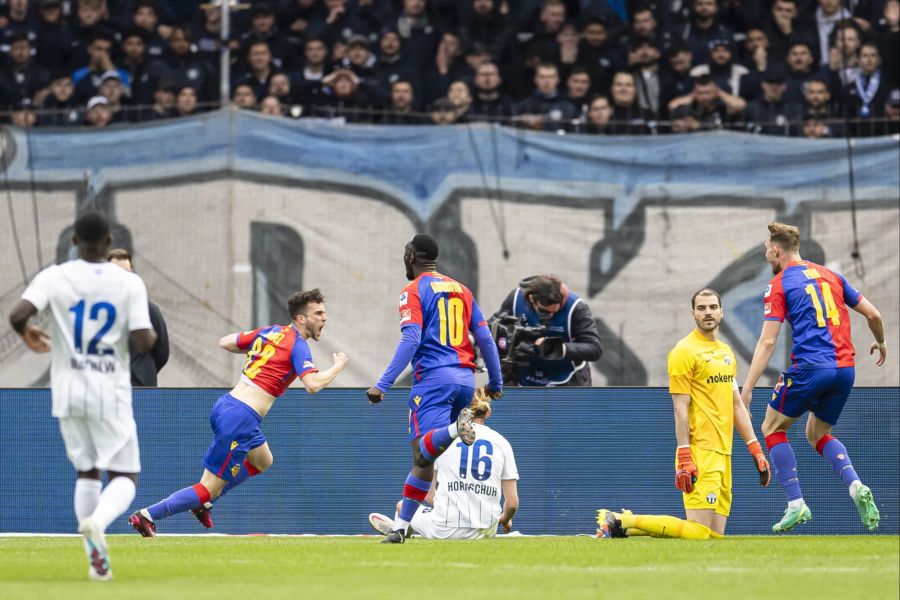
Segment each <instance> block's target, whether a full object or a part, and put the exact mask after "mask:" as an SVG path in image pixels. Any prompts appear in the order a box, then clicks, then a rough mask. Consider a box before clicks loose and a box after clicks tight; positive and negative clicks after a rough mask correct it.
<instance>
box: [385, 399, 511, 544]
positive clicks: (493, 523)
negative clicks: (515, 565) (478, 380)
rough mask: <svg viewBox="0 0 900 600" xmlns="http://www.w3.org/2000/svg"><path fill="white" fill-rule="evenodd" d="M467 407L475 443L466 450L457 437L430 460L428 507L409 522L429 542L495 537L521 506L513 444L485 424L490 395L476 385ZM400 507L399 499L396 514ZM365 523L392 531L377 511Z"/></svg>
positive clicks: (508, 526) (508, 527)
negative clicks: (456, 439)
mask: <svg viewBox="0 0 900 600" xmlns="http://www.w3.org/2000/svg"><path fill="white" fill-rule="evenodd" d="M469 408H471V409H472V415H473V417H472V423H473V425H474V427H475V436H476V438H477V439H476V440H475V443H474V444H473V445H472V446H471V448H470V447H469V446H467V445H466V444H465V443H464V442H462V441H458V442H456V444H454V445H453V446H452V447H451V448H450V449H449V450H447V451H446V452H444V453H443V454H442V455H441V456H440V458H438V459H437V460H436V461H435V462H434V469H435V474H434V482H433V484H432V486H431V489H430V490H429V491H428V495H427V496H426V497H425V502H426V503H427V504H430V505H431V507H430V508H423V509H422V510H419V511H416V513H415V515H413V518H412V521H410V530H411V531H412V532H414V533H416V534H417V535H420V536H422V537H423V538H425V539H428V540H448V539H450V540H476V539H481V538H488V537H494V536H495V535H496V534H497V528H498V527H500V528H501V529H502V530H503V532H504V533H509V532H510V530H511V528H512V519H513V517H514V516H515V514H516V511H518V510H519V492H518V485H517V484H516V481H518V479H519V470H518V469H517V468H516V456H515V454H513V449H512V446H510V445H509V442H508V441H507V440H506V438H505V437H503V436H502V435H500V434H499V433H497V432H496V431H494V430H493V429H491V428H490V427H488V426H487V425H485V424H484V422H485V421H486V420H487V419H488V418H490V416H491V397H490V396H488V394H487V392H486V391H485V390H484V389H483V388H479V389H477V390H475V397H474V398H473V399H472V404H470V405H469ZM501 496H502V498H503V502H502V503H501V501H500V499H501ZM401 505H402V502H398V503H397V512H399V511H400V508H401ZM394 518H395V519H396V515H395V516H394ZM369 524H370V525H371V526H372V527H373V528H374V529H375V531H377V532H378V533H380V534H382V535H390V533H391V530H392V528H393V520H391V519H389V518H388V517H386V516H384V515H381V514H378V513H372V514H370V515H369Z"/></svg>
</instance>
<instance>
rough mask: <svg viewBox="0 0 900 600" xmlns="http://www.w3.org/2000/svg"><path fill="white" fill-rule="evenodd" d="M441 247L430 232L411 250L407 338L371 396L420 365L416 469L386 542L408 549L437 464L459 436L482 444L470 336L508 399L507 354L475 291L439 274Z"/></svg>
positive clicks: (415, 392)
mask: <svg viewBox="0 0 900 600" xmlns="http://www.w3.org/2000/svg"><path fill="white" fill-rule="evenodd" d="M437 257H438V244H437V241H436V240H435V239H434V238H433V237H431V236H430V235H426V234H418V235H416V236H415V237H414V238H413V239H412V241H411V242H409V243H408V244H407V245H406V248H405V249H404V252H403V264H404V265H405V266H406V278H407V279H409V280H410V281H411V282H412V283H410V284H409V285H407V286H406V287H405V288H403V292H402V293H401V294H400V330H401V332H402V333H403V337H402V339H401V340H400V344H399V345H398V346H397V350H396V352H395V353H394V358H393V360H391V364H390V365H388V368H387V369H386V370H385V372H384V374H383V375H382V376H381V379H380V380H379V381H378V383H377V384H375V386H374V387H372V388H369V390H368V391H367V392H366V394H367V395H368V397H369V402H371V403H372V404H375V403H378V402H381V401H382V400H383V399H384V393H385V392H386V391H388V390H389V389H390V388H391V386H392V385H393V384H394V381H395V380H396V379H397V377H398V376H399V375H400V373H401V372H402V371H403V369H405V368H406V365H408V364H409V363H410V360H411V361H412V363H413V386H412V390H411V391H410V395H409V439H410V446H411V447H412V455H413V466H412V469H411V470H410V472H409V475H408V476H407V478H406V484H405V485H404V486H403V500H402V501H401V503H400V511H399V515H398V517H397V520H396V521H395V522H394V524H393V526H392V531H391V532H390V533H389V534H388V535H387V537H385V539H384V541H383V543H387V544H402V543H403V541H404V540H405V539H406V531H407V529H408V528H409V523H410V521H411V520H412V518H413V515H414V514H415V513H416V510H417V509H418V508H419V504H420V503H421V502H424V501H425V496H426V495H427V494H428V490H429V489H430V488H431V481H432V479H433V478H434V461H435V460H437V458H438V457H439V456H440V455H441V454H443V453H444V451H446V450H447V449H448V448H449V447H450V445H451V444H452V443H453V440H455V439H456V438H459V439H460V440H461V441H462V442H463V443H464V444H465V445H466V446H471V445H472V443H474V442H475V429H474V427H473V426H472V411H471V409H470V408H469V404H470V403H471V402H472V397H473V394H474V393H475V354H474V351H473V348H472V343H471V342H470V341H469V332H470V331H471V332H472V334H473V335H474V337H475V342H476V343H477V344H478V348H479V349H480V350H481V355H482V356H483V357H484V363H485V365H487V369H488V375H489V381H488V384H487V386H486V388H485V391H486V392H487V393H488V394H489V395H490V396H491V397H492V398H493V399H495V400H496V399H498V398H500V396H501V395H502V394H503V379H502V377H501V375H500V357H499V355H498V354H497V347H496V346H495V345H494V339H493V338H492V337H491V332H490V329H488V326H487V322H486V321H485V320H484V316H483V315H482V314H481V310H480V309H479V308H478V304H477V303H476V302H475V298H473V297H472V292H471V291H469V289H468V288H467V287H466V286H464V285H462V284H461V283H459V282H457V281H454V280H453V279H451V278H449V277H447V276H446V275H441V274H440V273H438V272H437V263H436V261H437Z"/></svg>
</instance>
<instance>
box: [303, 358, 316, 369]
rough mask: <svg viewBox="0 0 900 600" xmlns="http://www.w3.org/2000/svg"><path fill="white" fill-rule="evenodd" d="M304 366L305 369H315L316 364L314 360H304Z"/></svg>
mask: <svg viewBox="0 0 900 600" xmlns="http://www.w3.org/2000/svg"><path fill="white" fill-rule="evenodd" d="M303 368H304V369H315V368H316V365H314V364H313V362H312V361H311V360H304V361H303Z"/></svg>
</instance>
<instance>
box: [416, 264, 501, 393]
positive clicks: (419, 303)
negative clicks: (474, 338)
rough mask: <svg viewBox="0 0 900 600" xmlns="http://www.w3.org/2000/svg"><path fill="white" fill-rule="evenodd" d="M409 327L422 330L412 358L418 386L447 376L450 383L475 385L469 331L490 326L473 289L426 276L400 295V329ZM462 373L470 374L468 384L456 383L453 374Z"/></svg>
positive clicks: (443, 277) (449, 279)
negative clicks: (462, 370)
mask: <svg viewBox="0 0 900 600" xmlns="http://www.w3.org/2000/svg"><path fill="white" fill-rule="evenodd" d="M408 325H418V326H419V327H420V328H421V330H422V335H421V342H420V343H419V345H418V347H417V348H416V351H415V354H413V358H412V366H413V382H414V383H424V382H425V381H431V380H435V379H438V378H440V376H441V373H442V372H443V373H444V374H445V375H447V382H448V383H450V382H454V383H468V384H469V385H472V384H471V382H470V381H469V380H470V378H471V374H472V372H474V370H475V351H474V349H473V348H472V342H471V341H470V339H469V330H470V329H475V328H476V327H479V326H486V325H487V323H486V322H485V320H484V316H483V315H482V314H481V310H480V309H479V308H478V304H477V303H476V302H475V299H474V298H473V297H472V292H471V291H469V288H467V287H466V286H464V285H463V284H461V283H459V282H458V281H454V280H453V279H451V278H449V277H447V276H446V275H441V274H439V273H423V274H422V275H420V276H419V277H417V278H416V279H415V280H413V281H412V282H410V283H409V285H407V286H406V287H405V288H403V292H402V293H401V294H400V328H401V329H403V328H404V327H406V326H408ZM448 369H450V370H451V371H450V372H449V373H447V370H448ZM459 369H465V370H466V371H467V378H466V380H464V381H456V377H454V376H453V373H452V370H459ZM435 383H438V381H435Z"/></svg>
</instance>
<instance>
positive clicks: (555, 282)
mask: <svg viewBox="0 0 900 600" xmlns="http://www.w3.org/2000/svg"><path fill="white" fill-rule="evenodd" d="M525 293H526V295H529V296H532V297H533V299H534V300H535V301H537V302H539V303H540V304H543V305H544V306H548V305H550V304H559V303H561V302H562V301H563V291H562V280H561V279H560V278H559V277H557V276H556V275H536V276H534V277H532V278H531V281H529V282H528V284H527V287H526V288H525Z"/></svg>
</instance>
